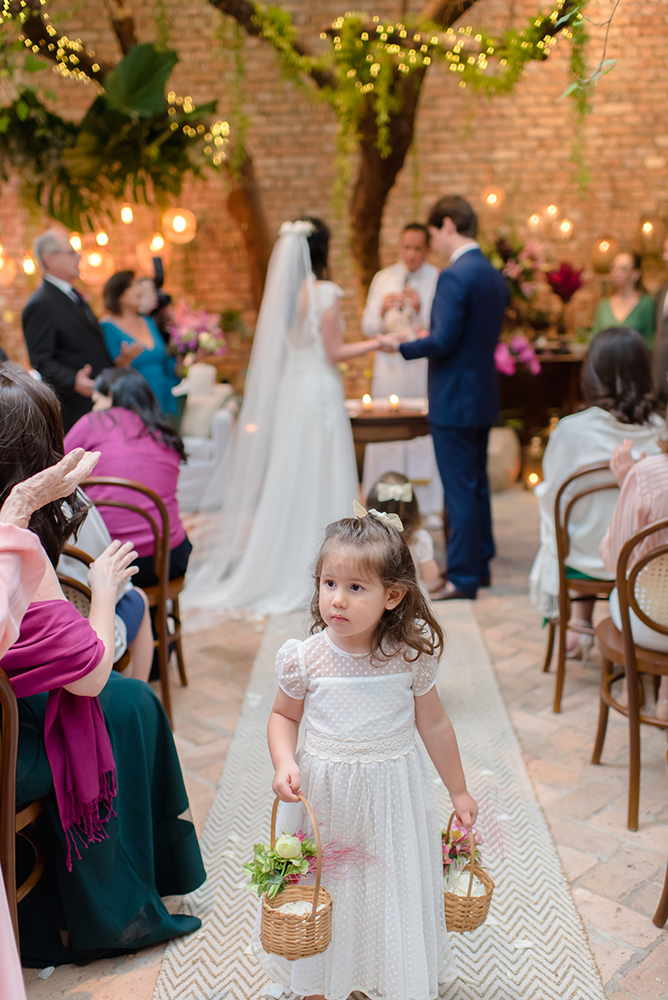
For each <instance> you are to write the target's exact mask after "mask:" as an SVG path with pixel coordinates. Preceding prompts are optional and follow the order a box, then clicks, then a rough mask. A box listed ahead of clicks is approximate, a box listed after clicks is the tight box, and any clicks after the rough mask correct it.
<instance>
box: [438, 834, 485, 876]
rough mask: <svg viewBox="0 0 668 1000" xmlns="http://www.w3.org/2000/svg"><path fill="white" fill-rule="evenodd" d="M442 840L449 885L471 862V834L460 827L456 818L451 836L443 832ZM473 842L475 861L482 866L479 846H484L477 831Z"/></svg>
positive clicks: (444, 873)
mask: <svg viewBox="0 0 668 1000" xmlns="http://www.w3.org/2000/svg"><path fill="white" fill-rule="evenodd" d="M441 840H442V842H443V878H444V880H445V882H446V883H447V884H451V883H452V882H454V881H455V879H456V878H457V877H458V876H459V875H460V874H461V871H462V869H463V868H464V867H465V866H466V865H467V864H468V863H469V861H470V860H471V841H470V838H469V832H468V830H466V829H464V827H463V826H461V825H460V823H459V821H458V820H457V818H456V817H455V819H454V820H453V822H452V825H451V827H450V834H449V835H448V833H447V830H445V829H442V830H441ZM473 840H474V843H475V856H474V858H473V860H474V862H475V863H476V864H477V865H480V864H481V863H482V862H481V855H480V851H479V850H478V845H479V844H482V842H483V840H482V837H481V836H480V834H479V833H478V831H477V830H476V831H475V832H474V834H473Z"/></svg>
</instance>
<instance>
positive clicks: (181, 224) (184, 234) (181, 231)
mask: <svg viewBox="0 0 668 1000" xmlns="http://www.w3.org/2000/svg"><path fill="white" fill-rule="evenodd" d="M162 231H163V233H164V234H165V238H166V239H168V240H169V242H170V243H190V241H191V240H194V238H195V233H196V232H197V218H196V217H195V214H194V213H193V212H191V211H190V209H188V208H170V209H168V210H167V211H166V212H165V213H164V215H163V217H162Z"/></svg>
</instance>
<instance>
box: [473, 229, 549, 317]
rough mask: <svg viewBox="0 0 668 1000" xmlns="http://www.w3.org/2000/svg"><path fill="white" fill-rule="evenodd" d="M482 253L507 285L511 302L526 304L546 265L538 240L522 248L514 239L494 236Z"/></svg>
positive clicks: (533, 292) (531, 241)
mask: <svg viewBox="0 0 668 1000" xmlns="http://www.w3.org/2000/svg"><path fill="white" fill-rule="evenodd" d="M484 250H485V254H486V256H487V257H488V258H489V260H490V262H491V264H492V265H493V266H494V267H495V268H496V269H497V271H501V274H502V275H503V276H504V278H505V279H506V281H507V282H508V287H509V289H510V295H511V298H513V299H523V300H524V301H525V302H529V301H530V300H531V299H532V298H533V297H534V296H535V294H536V290H537V280H538V277H539V275H540V273H541V271H542V268H543V265H544V264H545V255H544V253H543V248H542V246H541V244H540V243H539V242H538V240H529V242H528V243H527V244H522V243H521V242H520V241H519V240H518V239H517V238H516V237H511V238H509V239H507V238H506V237H505V236H497V237H496V239H494V240H493V241H492V243H491V244H488V245H487V246H486V247H485V248H484Z"/></svg>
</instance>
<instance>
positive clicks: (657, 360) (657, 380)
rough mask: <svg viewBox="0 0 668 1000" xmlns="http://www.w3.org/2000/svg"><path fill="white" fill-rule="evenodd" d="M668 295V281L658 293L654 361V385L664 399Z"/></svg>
mask: <svg viewBox="0 0 668 1000" xmlns="http://www.w3.org/2000/svg"><path fill="white" fill-rule="evenodd" d="M667 296H668V281H666V282H665V283H664V284H663V285H661V288H659V290H658V292H657V293H656V336H655V338H654V360H653V362H652V375H653V378H654V385H655V386H656V390H657V392H658V393H659V395H660V397H661V398H662V399H663V400H665V399H668V316H664V313H663V308H664V304H665V301H666V297H667Z"/></svg>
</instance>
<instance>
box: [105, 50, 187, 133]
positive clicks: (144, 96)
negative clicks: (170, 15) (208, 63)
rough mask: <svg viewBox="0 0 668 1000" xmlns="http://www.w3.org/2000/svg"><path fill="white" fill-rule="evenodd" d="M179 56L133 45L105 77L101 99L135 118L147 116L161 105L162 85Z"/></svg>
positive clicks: (161, 106)
mask: <svg viewBox="0 0 668 1000" xmlns="http://www.w3.org/2000/svg"><path fill="white" fill-rule="evenodd" d="M178 60H179V57H178V56H177V54H176V52H172V51H171V50H168V51H167V52H160V51H158V49H156V48H155V46H154V45H133V46H132V48H131V49H130V51H129V52H128V54H127V55H126V56H125V58H124V59H122V60H121V62H120V63H119V64H118V66H117V67H116V69H114V70H113V71H112V72H111V73H109V75H108V76H107V78H106V80H105V83H104V87H105V92H104V97H103V100H104V102H105V103H106V105H107V106H108V107H110V108H114V109H115V110H117V111H122V112H124V113H125V114H126V115H130V116H132V117H137V118H148V117H149V116H150V115H154V114H157V113H158V112H159V111H162V110H163V108H164V107H165V86H166V84H167V80H168V78H169V74H170V73H171V72H172V70H173V69H174V67H175V66H176V64H177V62H178Z"/></svg>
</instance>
